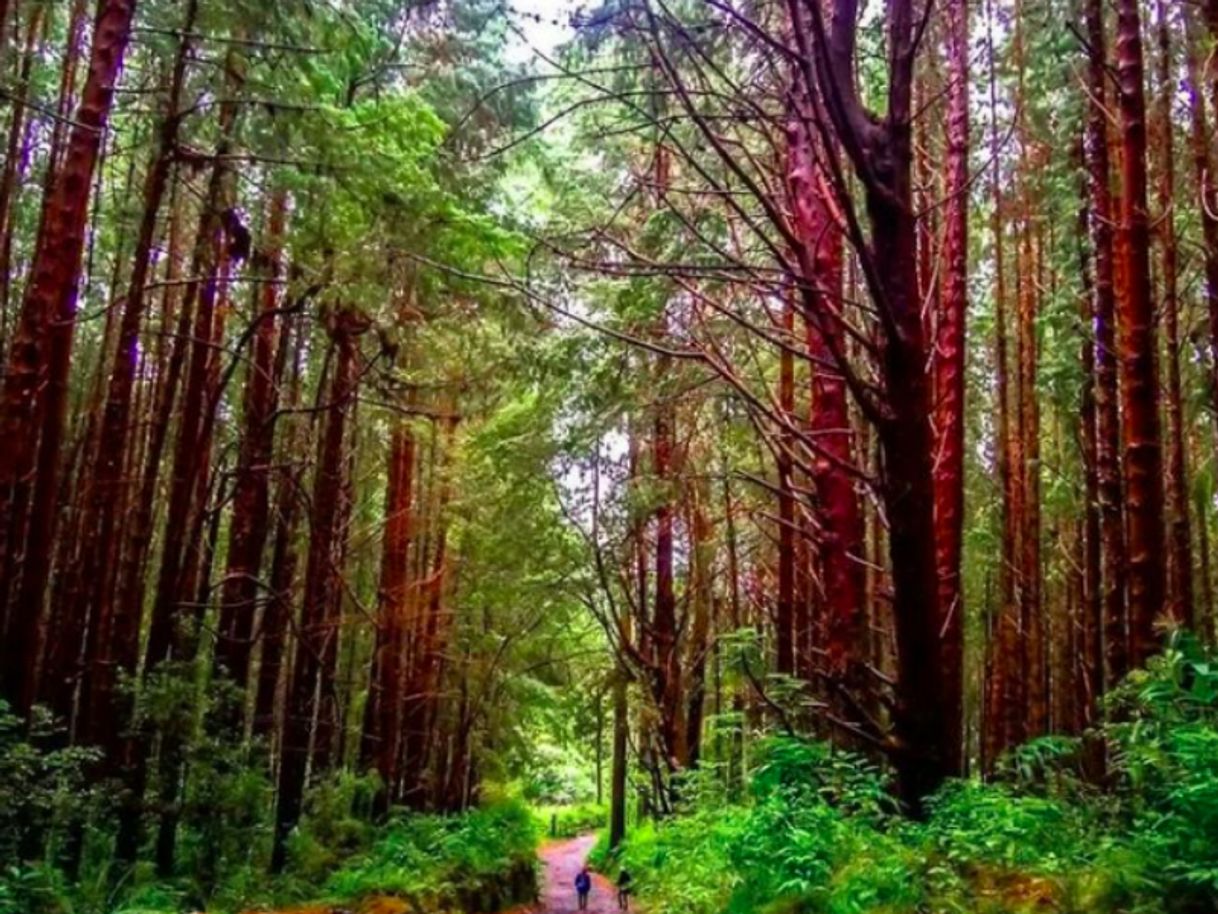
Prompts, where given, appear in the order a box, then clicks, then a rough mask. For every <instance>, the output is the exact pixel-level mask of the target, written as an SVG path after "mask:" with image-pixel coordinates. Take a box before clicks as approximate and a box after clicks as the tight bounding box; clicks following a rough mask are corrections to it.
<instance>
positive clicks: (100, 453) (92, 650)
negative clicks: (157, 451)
mask: <svg viewBox="0 0 1218 914" xmlns="http://www.w3.org/2000/svg"><path fill="white" fill-rule="evenodd" d="M197 9H198V3H197V2H195V0H191V2H190V3H189V4H188V5H187V9H186V14H185V18H184V20H183V25H182V27H183V31H184V33H185V34H187V35H189V33H190V32H191V30H192V29H193V27H194V20H195V14H196V12H197ZM189 56H190V40H189V39H188V38H185V37H184V38H182V39H181V40H180V42H179V45H178V50H177V54H176V56H175V59H174V64H173V68H172V73H171V76H170V87H169V93H168V96H167V98H166V111H165V116H164V119H163V120H162V122H161V125H160V130H159V138H158V143H157V148H156V151H155V153H154V155H153V159H152V164H151V165H150V167H149V169H148V175H147V177H146V179H145V184H144V201H143V212H142V214H141V217H140V226H139V229H138V233H137V236H136V242H135V251H134V254H133V264H132V269H131V278H130V280H129V281H128V284H127V294H126V296H125V298H124V301H123V310H122V316H121V317H120V319H119V330H118V344H117V349H116V352H115V355H114V363H113V367H112V369H111V372H110V378H109V383H108V386H107V389H106V401H105V406H104V408H103V410H102V419H101V430H100V432H99V433H98V436H97V450H96V454H95V456H94V462H93V466H94V474H95V475H94V479H93V480H92V481H91V490H90V493H91V498H90V500H89V504H88V505H87V507H86V513H85V517H84V519H83V520H82V529H83V530H84V543H83V548H84V549H85V555H84V559H83V561H82V565H81V568H82V582H83V585H84V587H85V588H86V605H87V606H88V607H89V609H90V612H89V613H88V617H89V633H88V641H87V645H86V652H85V653H86V658H87V662H89V669H88V670H87V679H86V682H85V687H84V689H83V690H82V712H83V716H84V719H85V720H86V721H87V722H88V724H89V727H90V730H89V738H90V741H92V742H97V743H103V744H105V745H107V746H108V747H109V749H110V750H111V761H112V762H114V763H117V761H118V760H117V759H116V758H114V757H113V751H114V750H116V749H117V747H118V743H117V742H116V740H115V739H114V734H116V733H118V732H120V731H121V729H122V728H123V727H124V726H125V725H126V722H127V721H126V718H127V717H128V716H129V713H130V712H129V709H127V708H126V704H127V703H126V701H125V700H124V699H123V698H122V697H120V696H116V694H115V691H114V688H115V685H116V683H117V679H118V677H119V676H120V675H122V674H126V675H130V674H132V673H134V672H135V660H136V651H135V649H134V648H133V647H132V645H130V644H127V643H122V642H120V641H119V640H118V639H117V638H116V635H119V634H120V633H119V632H117V631H116V627H115V618H114V609H115V599H114V598H115V593H114V587H115V577H116V575H117V572H118V570H119V566H120V551H121V550H120V548H119V547H120V545H121V542H122V539H121V537H120V536H119V524H118V521H119V518H120V517H123V516H124V515H125V512H126V508H127V506H128V504H129V498H128V496H129V483H128V482H127V479H126V478H125V476H124V474H125V472H126V471H127V470H128V459H127V455H128V449H129V447H130V446H132V445H133V444H134V440H135V436H134V435H133V434H132V429H131V415H132V409H131V399H132V392H133V390H134V388H135V378H136V370H137V368H138V364H137V361H138V346H139V334H140V327H141V324H142V322H143V316H144V302H145V296H146V291H147V285H148V278H149V275H150V272H151V270H152V266H153V248H154V245H155V243H156V234H157V221H158V216H159V214H160V210H161V204H162V202H163V200H164V197H165V192H166V189H167V188H168V185H169V178H170V174H171V171H172V164H173V155H174V151H175V147H176V145H177V134H178V127H179V124H180V121H181V112H180V110H179V108H180V104H181V93H182V86H183V82H184V79H185V75H186V63H187V60H188V58H189ZM121 635H122V637H123V638H126V639H129V638H130V637H131V635H132V630H131V629H130V628H128V629H127V630H126V631H124V632H122V633H121ZM116 702H117V704H116Z"/></svg>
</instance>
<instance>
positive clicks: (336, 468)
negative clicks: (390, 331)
mask: <svg viewBox="0 0 1218 914" xmlns="http://www.w3.org/2000/svg"><path fill="white" fill-rule="evenodd" d="M363 330H364V324H363V323H362V321H361V319H360V318H358V317H357V316H356V315H355V314H354V313H353V312H351V311H343V312H341V313H340V314H338V315H337V316H336V317H335V319H334V326H333V328H332V329H331V336H332V338H333V340H334V352H335V359H334V367H333V377H332V378H331V382H330V395H329V402H328V403H327V414H326V423H325V430H324V432H323V434H322V437H321V441H320V446H319V448H318V463H317V470H316V475H315V477H314V482H313V504H312V511H311V521H310V537H309V551H308V562H307V565H306V567H305V581H304V596H303V608H302V611H301V617H300V627H299V634H298V636H297V639H296V656H295V660H294V662H293V664H292V678H291V683H290V685H289V689H288V705H287V710H286V718H285V722H284V730H283V745H282V747H281V749H280V752H281V762H280V767H279V786H278V799H277V805H276V809H275V834H274V843H273V846H272V852H271V871H272V872H276V873H278V872H280V871H282V870H283V867H284V864H285V863H286V862H287V839H288V836H289V835H290V834H291V832H292V829H294V828H295V827H296V823H297V822H299V821H300V813H301V810H302V804H303V800H304V788H305V777H306V774H307V772H308V768H309V746H310V743H311V742H314V740H311V739H310V737H311V735H313V734H311V732H310V731H311V730H312V727H313V719H314V715H315V713H316V707H315V705H316V702H315V700H314V699H315V696H316V694H317V692H318V691H319V689H322V688H324V683H320V682H319V678H320V676H321V674H322V672H323V664H324V657H325V656H326V653H327V644H328V642H330V641H332V640H333V638H334V637H335V635H336V623H337V620H336V619H334V618H332V617H331V615H330V612H331V609H332V607H333V606H334V594H335V590H336V589H337V587H338V585H339V581H338V578H337V575H336V569H335V567H334V551H335V546H336V544H337V540H338V537H339V531H338V529H337V525H336V520H337V518H338V512H339V509H340V506H339V500H340V498H341V496H342V489H343V477H344V475H345V469H346V460H345V458H344V452H343V450H344V441H345V438H346V425H347V410H348V407H349V405H350V403H351V400H352V398H353V397H354V396H355V394H356V385H357V383H358V375H357V368H358V365H357V341H358V338H359V335H360V333H362V332H363Z"/></svg>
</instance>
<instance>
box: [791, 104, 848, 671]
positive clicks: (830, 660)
mask: <svg viewBox="0 0 1218 914" xmlns="http://www.w3.org/2000/svg"><path fill="white" fill-rule="evenodd" d="M788 155H789V161H788V165H787V188H788V194H789V195H790V197H791V200H792V210H793V213H794V215H795V225H794V228H795V232H796V236H797V237H798V238H799V239H800V242H801V244H802V246H803V251H802V252H800V257H799V260H800V263H801V265H803V268H804V269H805V270H806V271H807V275H806V276H805V277H803V278H802V280H801V282H802V283H803V285H804V287H805V302H806V308H805V322H806V331H805V332H806V336H807V340H806V345H807V350H808V358H809V360H810V366H811V368H810V373H811V392H810V393H811V414H810V421H809V427H808V434H809V435H810V436H811V445H812V447H813V461H812V483H813V488H814V490H815V493H816V503H817V506H818V508H819V515H820V516H819V517H818V520H819V522H820V526H821V532H820V537H819V541H818V543H817V548H818V552H819V560H820V569H821V579H822V581H821V591H822V594H823V603H824V607H823V609H824V611H823V616H824V621H823V632H822V634H823V638H824V643H823V645H822V647H823V650H824V657H825V660H824V673H825V675H826V676H828V677H829V678H830V680H831V681H832V682H834V683H837V684H839V685H840V684H841V683H842V682H844V680H845V679H846V677H847V673H848V670H849V667H850V665H851V664H852V663H855V662H857V661H858V659H859V658H858V654H857V652H858V650H859V647H860V646H861V640H860V638H861V634H862V632H861V626H862V610H863V590H864V580H863V575H864V565H863V563H862V562H861V557H862V554H863V524H862V516H861V513H860V510H859V504H858V497H857V495H856V493H855V490H854V479H853V477H852V475H851V468H852V467H853V466H854V465H855V455H854V453H853V450H854V446H853V437H854V435H853V431H852V425H851V421H850V410H849V404H848V402H847V390H846V382H845V379H844V378H843V377H842V374H841V372H840V371H839V370H837V369H836V368H835V364H836V363H835V355H834V354H835V353H841V352H842V351H843V346H844V342H845V339H844V333H843V332H842V326H841V297H842V238H841V233H840V232H839V231H838V230H837V226H836V224H835V222H834V220H833V217H832V215H831V213H830V208H829V202H828V201H829V191H828V188H827V187H826V186H825V185H824V183H823V181H822V180H821V177H822V176H819V175H818V174H817V172H816V169H815V166H814V165H813V141H812V138H811V136H810V135H809V133H808V131H807V129H805V127H804V125H803V123H802V121H800V120H795V121H793V122H792V126H791V129H790V130H789V135H788Z"/></svg>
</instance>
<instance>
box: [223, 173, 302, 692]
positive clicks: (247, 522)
mask: <svg viewBox="0 0 1218 914" xmlns="http://www.w3.org/2000/svg"><path fill="white" fill-rule="evenodd" d="M286 214H287V193H286V192H285V191H282V190H280V191H276V192H275V193H274V195H273V196H272V199H271V202H270V212H269V215H268V220H267V227H266V243H265V250H264V251H263V252H262V253H261V254H260V255H259V261H260V262H259V263H258V264H257V266H259V267H260V268H261V269H260V270H259V272H260V273H261V274H262V277H263V279H264V280H266V283H265V285H263V286H262V287H261V293H260V296H259V297H260V299H261V310H260V313H259V314H258V315H257V316H256V317H255V318H254V319H255V320H256V321H258V326H257V328H256V329H255V330H254V334H253V341H252V347H251V353H250V361H249V367H248V373H247V376H246V381H245V390H244V401H243V411H244V415H243V424H244V428H243V430H242V433H241V444H240V452H239V454H238V457H237V472H236V480H235V483H234V489H233V509H232V520H231V521H230V526H229V534H228V537H229V541H228V565H227V568H226V570H225V574H224V587H223V591H222V593H221V597H220V625H219V631H218V633H217V641H216V665H217V666H218V667H219V668H221V669H223V670H224V671H225V672H226V673H227V674H228V675H229V676H230V677H231V679H232V681H233V682H234V683H236V684H237V685H239V686H244V684H245V682H246V679H247V678H248V675H249V664H250V650H251V646H252V636H253V629H254V613H255V609H256V607H257V603H258V596H259V589H260V588H259V583H258V578H259V572H260V570H261V568H262V553H263V551H264V549H265V547H266V539H267V532H268V526H269V523H270V510H269V509H270V475H271V461H272V458H273V456H274V446H275V423H274V420H275V399H276V397H275V393H276V386H275V377H274V374H275V335H276V321H275V313H276V308H277V307H278V304H279V291H278V285H277V284H278V280H279V278H280V276H281V274H282V246H283V233H284V221H285V218H286Z"/></svg>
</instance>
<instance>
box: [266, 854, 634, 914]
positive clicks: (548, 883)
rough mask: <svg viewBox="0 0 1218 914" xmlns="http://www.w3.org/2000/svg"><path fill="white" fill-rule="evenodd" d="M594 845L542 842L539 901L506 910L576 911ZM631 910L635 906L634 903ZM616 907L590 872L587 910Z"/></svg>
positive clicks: (300, 911) (379, 903)
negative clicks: (579, 883)
mask: <svg viewBox="0 0 1218 914" xmlns="http://www.w3.org/2000/svg"><path fill="white" fill-rule="evenodd" d="M595 845H596V835H595V834H591V835H581V836H580V837H578V838H568V839H564V840H560V841H550V842H547V843H546V844H543V845H542V847H541V849H540V850H539V851H538V853H537V856H538V857H539V858H540V859H541V867H542V870H541V874H540V879H539V882H540V886H539V888H540V892H539V900H538V902H537V903H536V904H531V905H521V906H520V907H516V908H513V909H512V910H511V911H509V912H506V914H578V910H579V909H578V905H577V904H576V897H575V874H576V873H578V872H579V869H580V867H581V866H583V865H584V862H585V861H586V860H587V859H588V855H589V854H590V853H592V848H593V847H594V846H595ZM413 910H414V909H413V908H412V907H411V906H410V905H409V904H408V903H407V902H405V901H403V900H402V899H400V898H392V897H372V898H368V899H366V900H365V901H363V902H362V903H360V904H356V905H352V906H346V907H344V906H341V905H340V906H337V907H334V906H329V905H323V906H310V907H303V908H292V909H290V910H283V911H278V912H275V914H408V912H410V911H413ZM630 910H631V911H635V910H636V909H635V907H634V905H633V904H632V905H631V908H630ZM617 911H618V907H617V888H616V887H615V886H614V885H613V883H611V882H610V881H609V880H608V879H606V878H605V877H604V876H602V875H600V874H599V873H593V874H592V894H591V896H590V897H589V899H588V910H587V914H617ZM246 914H255V912H253V911H250V912H246Z"/></svg>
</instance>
